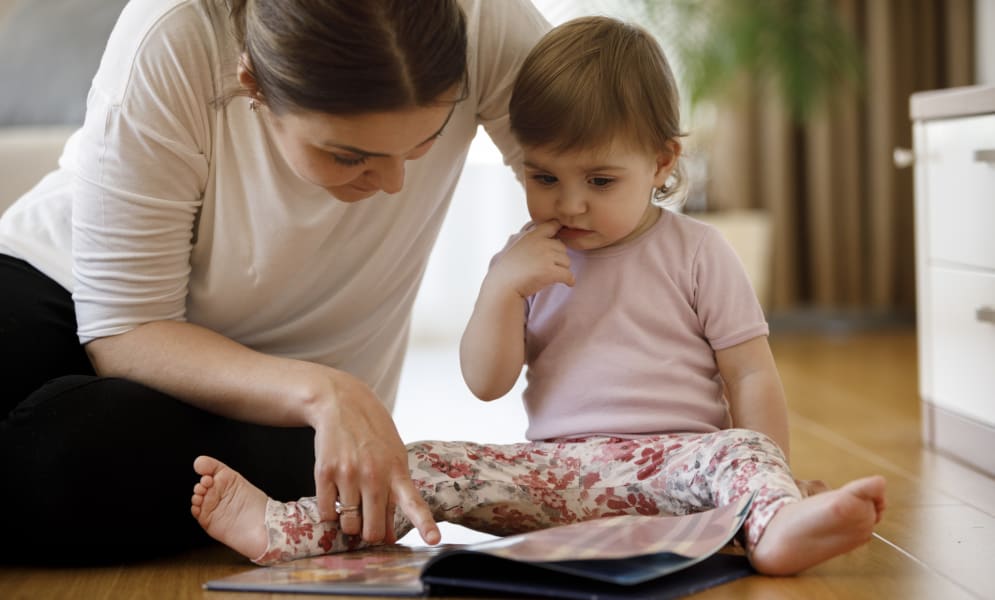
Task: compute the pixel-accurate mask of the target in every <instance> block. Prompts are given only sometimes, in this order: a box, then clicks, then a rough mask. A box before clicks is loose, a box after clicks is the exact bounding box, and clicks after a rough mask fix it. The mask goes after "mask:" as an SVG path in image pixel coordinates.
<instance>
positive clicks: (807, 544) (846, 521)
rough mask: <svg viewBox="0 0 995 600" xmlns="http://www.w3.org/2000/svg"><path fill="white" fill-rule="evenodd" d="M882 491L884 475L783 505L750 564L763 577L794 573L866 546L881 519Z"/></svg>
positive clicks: (865, 478)
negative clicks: (763, 575)
mask: <svg viewBox="0 0 995 600" xmlns="http://www.w3.org/2000/svg"><path fill="white" fill-rule="evenodd" d="M884 492H885V480H884V477H881V476H880V475H875V476H872V477H864V478H863V479H856V480H854V481H851V482H850V483H848V484H846V485H844V486H843V487H841V488H839V489H837V490H830V491H827V492H822V493H821V494H816V495H814V496H809V497H808V498H805V499H803V500H801V501H799V502H795V503H792V504H787V505H785V506H784V507H783V508H781V509H780V510H779V511H777V513H776V514H775V515H774V517H773V518H772V519H771V520H770V523H768V525H767V529H766V530H765V531H764V533H763V535H762V536H761V537H760V541H759V542H757V546H756V548H754V549H753V553H752V554H751V556H750V562H751V563H753V567H754V568H755V569H756V570H757V571H759V572H760V573H763V574H765V575H793V574H795V573H798V572H799V571H803V570H804V569H807V568H809V567H811V566H814V565H817V564H819V563H821V562H823V561H825V560H828V559H830V558H832V557H834V556H838V555H840V554H843V553H845V552H849V551H850V550H853V549H854V548H857V547H858V546H861V545H863V544H864V543H866V542H867V541H868V540H870V539H871V533H872V532H873V531H874V525H876V524H877V522H878V521H880V520H881V513H882V512H883V511H884V506H885V498H884V496H885V493H884Z"/></svg>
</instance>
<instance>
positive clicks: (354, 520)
mask: <svg viewBox="0 0 995 600" xmlns="http://www.w3.org/2000/svg"><path fill="white" fill-rule="evenodd" d="M331 384H332V385H331V391H330V392H328V393H327V394H323V395H322V396H320V397H318V398H316V399H315V407H314V412H313V414H314V417H313V419H312V423H311V425H312V427H313V428H314V431H315V435H314V455H315V463H314V482H315V488H316V490H317V494H318V508H319V510H320V512H321V517H322V518H323V519H326V520H330V521H335V520H338V521H339V526H340V528H341V529H342V531H343V532H344V533H347V534H350V535H356V534H360V533H362V536H363V540H364V541H366V542H368V543H378V542H383V541H386V542H388V543H389V542H394V541H396V536H395V533H394V511H395V507H398V508H400V509H401V511H402V512H403V513H404V514H405V515H406V516H407V517H408V519H410V520H411V523H412V524H413V525H414V526H415V528H417V529H418V532H419V533H420V534H421V537H422V539H423V540H425V542H426V543H429V544H436V543H438V542H439V540H440V539H441V534H440V533H439V529H438V527H437V526H436V524H435V521H434V520H433V518H432V513H431V511H430V510H429V508H428V505H427V504H426V503H425V500H424V499H422V497H421V495H420V494H419V493H418V490H417V489H415V485H414V483H413V482H412V481H411V475H410V472H409V470H408V456H407V452H406V450H405V448H404V444H403V443H402V442H401V438H400V436H399V435H398V433H397V429H396V427H395V426H394V421H393V420H392V419H391V416H390V414H389V413H388V412H387V409H386V408H384V406H383V405H382V404H381V403H380V401H379V400H378V399H377V397H376V396H375V395H374V393H373V391H372V390H370V388H369V387H368V386H367V385H366V384H365V383H363V382H362V381H360V380H359V379H357V378H356V377H353V376H352V375H349V374H348V373H344V372H342V371H333V375H332V376H331ZM336 500H338V501H339V503H340V509H339V510H340V511H341V514H339V513H337V512H336V505H335V502H336ZM350 507H359V508H358V510H353V509H351V508H350Z"/></svg>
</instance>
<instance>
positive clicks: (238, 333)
mask: <svg viewBox="0 0 995 600" xmlns="http://www.w3.org/2000/svg"><path fill="white" fill-rule="evenodd" d="M462 6H463V9H464V11H465V13H466V17H467V26H468V39H469V47H468V65H469V80H470V90H469V96H468V98H467V99H466V100H465V101H463V102H461V103H459V104H458V105H457V107H456V109H455V112H454V114H453V116H452V118H451V119H450V122H449V123H448V125H447V126H446V128H445V131H444V135H443V136H442V137H441V138H439V139H438V140H437V141H436V143H435V145H434V146H433V148H432V149H431V150H430V151H429V152H428V154H426V155H425V156H424V157H422V158H421V159H419V160H415V161H411V162H408V163H407V165H406V176H405V182H404V189H403V190H402V191H401V192H400V193H397V194H393V195H387V194H385V193H383V192H381V193H379V194H377V195H375V196H373V197H371V198H368V199H366V200H363V201H361V202H358V203H355V204H347V203H343V202H340V201H338V200H336V199H334V198H333V197H332V196H331V195H329V193H328V192H327V191H325V190H324V189H322V188H320V187H317V186H315V185H313V184H311V183H309V182H307V181H304V180H302V179H300V178H299V177H298V176H297V175H295V174H294V172H293V170H292V169H291V168H290V166H289V165H288V164H287V163H286V162H285V160H284V159H283V157H282V155H281V153H280V152H279V151H278V149H277V148H276V146H275V145H274V139H273V136H272V132H271V131H270V130H269V126H268V125H267V121H266V119H263V118H261V117H260V115H258V114H256V113H253V112H251V111H250V110H249V107H248V100H247V99H246V98H244V97H235V98H234V99H231V100H230V101H228V102H219V101H218V100H219V99H221V98H223V97H225V96H226V95H227V94H230V92H232V91H233V90H237V89H238V82H237V79H236V75H235V69H236V65H237V60H238V56H239V50H238V48H237V47H236V46H235V45H234V42H233V40H232V36H231V34H230V32H229V28H230V24H229V18H228V15H227V12H226V9H225V6H224V2H222V1H221V0H132V2H131V3H130V4H129V5H128V6H127V7H126V8H125V10H124V12H123V13H122V15H121V17H120V19H119V21H118V23H117V25H116V27H115V29H114V32H113V33H112V34H111V37H110V40H109V41H108V45H107V48H106V51H105V54H104V56H103V59H102V61H101V64H100V68H99V70H98V72H97V74H96V76H95V77H94V80H93V85H92V88H91V90H90V94H89V97H88V100H87V114H86V120H85V122H84V125H83V127H82V128H81V129H80V130H79V131H77V132H76V133H75V134H74V135H73V136H72V137H71V139H70V141H69V142H68V143H67V145H66V148H65V150H64V152H63V155H62V157H61V159H60V162H59V165H60V166H59V169H58V170H57V171H55V172H53V173H51V174H50V175H48V176H47V177H46V178H45V179H44V180H42V182H41V183H40V184H39V185H38V186H36V187H35V188H34V189H33V190H31V191H30V192H28V193H27V194H26V195H25V196H23V197H22V198H20V199H19V200H18V201H17V202H16V203H15V204H14V206H12V207H11V208H10V209H9V210H8V211H7V212H5V213H4V214H3V216H2V218H0V252H2V253H4V254H8V255H12V256H15V257H18V258H22V259H24V260H26V261H27V262H29V263H31V264H32V265H34V266H35V267H36V268H38V269H39V270H41V271H42V272H43V273H45V274H47V275H48V276H50V277H52V278H53V279H54V280H56V281H57V282H59V283H60V284H61V285H63V286H65V287H66V288H67V289H69V290H71V291H72V293H73V297H74V300H75V303H76V313H77V320H78V323H79V337H80V341H81V342H82V343H86V342H89V341H91V340H93V339H97V338H100V337H105V336H111V335H116V334H120V333H124V332H127V331H129V330H131V329H133V328H135V327H137V326H139V325H141V324H143V323H148V322H152V321H158V320H186V321H189V322H192V323H196V324H198V325H201V326H204V327H207V328H209V329H212V330H214V331H216V332H219V333H221V334H223V335H225V336H227V337H229V338H231V339H233V340H235V341H237V342H240V343H242V344H244V345H246V346H248V347H251V348H253V349H255V350H258V351H261V352H265V353H269V354H273V355H279V356H285V357H292V358H298V359H304V360H310V361H315V362H319V363H323V364H327V365H330V366H334V367H336V368H339V369H342V370H345V371H348V372H350V373H352V374H353V375H356V376H357V377H359V378H361V379H363V380H364V381H366V382H367V383H368V384H369V385H370V386H371V387H372V388H373V389H374V391H375V392H376V393H377V394H378V395H379V397H380V398H381V400H383V401H384V402H385V403H386V404H387V405H388V406H390V405H392V404H393V400H394V397H395V394H396V390H397V382H398V378H399V375H400V369H401V363H402V360H403V356H404V350H405V347H406V343H407V333H408V328H409V323H410V314H411V307H412V304H413V302H414V299H415V294H416V292H417V288H418V285H419V283H420V281H421V278H422V274H423V272H424V269H425V265H426V263H427V261H428V257H429V253H430V251H431V248H432V245H433V243H434V242H435V239H436V236H437V234H438V232H439V228H440V227H441V224H442V220H443V218H444V216H445V214H446V210H447V208H448V205H449V202H450V200H451V198H452V195H453V190H454V189H455V186H456V182H457V179H458V178H459V174H460V171H461V169H462V166H463V162H464V160H465V158H466V153H467V149H468V146H469V143H470V141H471V139H472V138H473V136H474V134H475V133H476V130H477V126H478V125H479V124H482V125H483V126H484V127H485V129H486V130H487V132H488V134H489V135H490V136H491V138H492V139H493V140H494V141H495V143H496V144H497V146H498V147H499V148H500V149H501V150H502V153H503V154H504V157H505V162H507V163H508V164H509V165H511V166H512V167H513V168H515V169H516V170H518V169H519V168H520V163H521V152H520V150H519V149H518V147H517V145H516V144H515V143H514V140H513V138H512V136H511V134H510V132H509V128H508V117H507V112H508V109H507V104H508V99H509V97H510V93H511V86H512V83H513V81H514V77H515V73H516V72H517V69H518V67H519V65H520V64H521V62H522V60H524V58H525V55H526V54H527V53H528V51H529V50H530V49H531V47H532V45H534V43H535V42H536V41H537V40H538V38H539V37H540V36H541V35H542V34H543V33H544V32H545V31H546V30H547V29H548V27H549V26H548V24H547V23H546V21H545V20H544V19H543V18H542V16H540V15H539V13H538V12H537V11H536V10H535V8H534V7H532V6H531V5H530V4H528V2H527V0H501V1H493V0H462Z"/></svg>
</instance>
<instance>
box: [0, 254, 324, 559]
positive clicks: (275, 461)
mask: <svg viewBox="0 0 995 600" xmlns="http://www.w3.org/2000/svg"><path fill="white" fill-rule="evenodd" d="M0 373H2V374H3V377H2V382H3V383H2V384H0V520H2V525H0V528H2V531H3V532H4V533H5V538H6V540H5V542H4V543H2V544H0V562H29V563H81V564H85V563H108V562H120V561H126V560H134V559H142V558H148V557H153V556H158V555H163V554H169V553H174V552H176V551H179V550H183V549H187V548H192V547H195V546H199V545H203V544H204V543H205V542H207V541H208V538H207V536H206V534H204V533H203V532H202V531H201V529H200V527H199V526H198V525H197V522H196V521H195V520H194V518H193V517H192V516H191V515H190V496H191V493H192V489H193V484H194V483H195V482H196V481H197V479H198V476H197V475H196V474H195V473H194V471H193V467H192V465H193V460H194V458H196V457H197V456H198V455H199V454H210V455H212V456H215V457H217V458H219V459H221V460H223V461H225V462H226V463H228V464H229V465H230V466H232V467H234V468H235V469H236V470H238V471H240V472H241V473H242V474H244V475H245V476H246V477H247V478H248V479H249V480H250V481H252V482H253V483H255V484H256V485H258V486H259V487H260V488H262V489H263V490H264V491H266V493H268V494H269V495H270V496H272V497H274V498H277V499H281V500H290V499H296V498H298V497H300V496H308V495H313V494H314V478H313V465H314V432H313V431H312V430H311V429H310V428H277V427H263V426H259V425H252V424H249V423H244V422H240V421H234V420H231V419H225V418H223V417H219V416H217V415H214V414H211V413H208V412H205V411H202V410H199V409H197V408H194V407H192V406H190V405H188V404H184V403H183V402H180V401H179V400H176V399H175V398H173V397H171V396H168V395H166V394H163V393H161V392H158V391H156V390H154V389H152V388H149V387H146V386H144V385H141V384H139V383H135V382H133V381H129V380H125V379H117V378H109V377H98V376H96V374H95V373H94V371H93V367H92V366H91V364H90V361H89V359H88V358H87V356H86V352H85V351H84V350H83V348H82V347H81V346H80V344H79V340H78V339H77V337H76V317H75V312H74V309H73V303H72V298H71V296H70V294H69V292H67V291H66V290H65V289H64V288H63V287H62V286H60V285H59V284H57V283H56V282H54V281H52V280H51V279H49V278H48V277H46V276H45V275H43V274H42V273H40V272H39V271H38V270H36V269H35V268H33V267H31V266H30V265H28V264H27V263H25V262H23V261H21V260H17V259H14V258H11V257H9V256H3V255H0Z"/></svg>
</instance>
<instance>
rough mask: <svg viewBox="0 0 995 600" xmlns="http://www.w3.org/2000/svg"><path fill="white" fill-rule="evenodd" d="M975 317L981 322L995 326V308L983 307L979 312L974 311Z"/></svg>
mask: <svg viewBox="0 0 995 600" xmlns="http://www.w3.org/2000/svg"><path fill="white" fill-rule="evenodd" d="M974 316H975V317H977V319H978V320H979V321H981V322H985V321H987V322H989V323H991V324H993V325H995V308H992V307H990V306H982V307H981V308H979V309H978V310H976V311H974Z"/></svg>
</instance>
